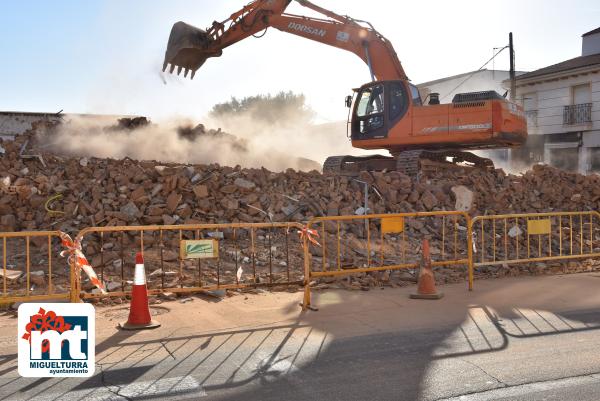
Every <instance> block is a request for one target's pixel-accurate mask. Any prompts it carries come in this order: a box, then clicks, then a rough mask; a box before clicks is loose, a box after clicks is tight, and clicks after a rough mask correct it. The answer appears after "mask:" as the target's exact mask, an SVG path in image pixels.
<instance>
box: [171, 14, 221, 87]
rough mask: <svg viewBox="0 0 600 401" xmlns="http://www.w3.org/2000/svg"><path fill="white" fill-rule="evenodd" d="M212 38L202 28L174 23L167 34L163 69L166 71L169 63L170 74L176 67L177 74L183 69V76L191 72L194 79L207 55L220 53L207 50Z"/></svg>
mask: <svg viewBox="0 0 600 401" xmlns="http://www.w3.org/2000/svg"><path fill="white" fill-rule="evenodd" d="M212 40H213V39H212V38H211V37H210V35H209V34H208V33H206V31H204V30H202V29H199V28H196V27H195V26H192V25H189V24H186V23H185V22H181V21H179V22H177V23H175V24H174V25H173V28H171V34H170V35H169V42H168V44H167V51H166V52H165V61H164V63H163V71H166V70H167V67H169V65H170V69H169V72H170V73H171V74H172V73H173V72H174V71H175V68H177V75H179V74H181V71H184V73H183V76H184V77H187V75H188V73H190V72H191V73H192V74H191V79H194V75H195V74H196V71H197V70H198V68H200V67H201V66H202V64H204V63H205V62H206V60H207V59H208V58H209V57H219V56H220V55H221V54H222V51H220V50H219V51H218V52H215V51H209V50H208V47H209V44H210V43H211V42H212Z"/></svg>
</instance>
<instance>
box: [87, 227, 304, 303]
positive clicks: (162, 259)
mask: <svg viewBox="0 0 600 401" xmlns="http://www.w3.org/2000/svg"><path fill="white" fill-rule="evenodd" d="M302 228H303V226H302V225H301V224H300V223H293V222H286V223H229V224H188V225H149V226H115V227H91V228H86V229H84V230H82V231H81V232H80V233H79V238H81V243H82V245H83V252H84V253H85V254H86V257H87V259H88V261H89V262H90V263H91V265H92V267H93V268H94V270H95V271H96V274H97V275H98V276H99V278H100V280H102V281H104V282H107V283H108V288H107V289H108V294H104V295H103V294H100V293H99V292H95V291H93V292H88V291H82V292H81V297H82V298H100V297H105V296H125V295H128V294H130V291H131V280H132V278H133V267H134V255H135V253H136V252H142V253H143V254H144V262H145V267H146V277H147V282H148V290H149V293H150V294H157V293H161V292H173V293H190V292H199V291H210V290H223V289H242V288H257V287H275V286H285V285H293V284H295V285H299V286H301V285H303V284H304V282H305V277H304V276H303V273H304V271H303V266H304V264H303V261H302V259H303V258H304V251H303V242H302V240H301V239H300V236H299V234H298V232H299V231H300V230H301V229H302ZM198 240H199V241H200V243H199V245H198V246H199V248H198V249H201V248H202V247H205V246H206V247H213V246H214V251H215V252H214V255H213V256H214V257H207V258H204V257H198V258H190V259H187V257H188V256H187V254H186V253H185V252H184V251H183V248H182V246H186V245H185V244H190V245H191V246H192V248H190V249H193V245H194V241H198ZM207 240H208V242H206V241H207ZM203 241H204V242H203ZM211 244H214V245H211ZM88 287H89V288H88V289H91V287H90V286H89V285H88ZM85 289H86V288H84V290H85Z"/></svg>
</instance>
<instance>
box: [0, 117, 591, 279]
mask: <svg viewBox="0 0 600 401" xmlns="http://www.w3.org/2000/svg"><path fill="white" fill-rule="evenodd" d="M131 124H133V125H136V124H143V121H141V122H140V121H138V122H127V123H126V122H124V123H123V126H129V125H131ZM208 134H210V135H225V134H222V133H220V132H210V133H208ZM30 135H31V134H30ZM30 135H29V136H28V135H22V136H20V137H17V138H16V139H15V141H7V142H2V143H0V145H1V147H2V148H3V149H4V153H3V154H2V155H0V216H1V217H0V231H25V230H44V229H52V230H54V229H59V230H62V231H66V232H68V233H71V234H76V233H77V232H79V230H81V229H83V228H85V227H89V226H116V225H147V224H166V225H171V224H194V223H230V222H269V221H278V222H282V221H297V222H305V221H306V220H308V219H310V218H311V217H313V216H324V215H355V214H364V213H365V212H368V213H394V212H414V211H433V210H464V211H468V212H469V213H470V214H471V215H485V214H501V213H519V212H548V211H582V210H600V176H597V175H588V176H582V175H578V174H575V173H569V172H565V171H561V170H558V169H555V168H552V167H548V166H543V165H536V166H534V167H533V168H532V169H531V170H530V171H527V172H526V173H524V174H523V175H512V174H507V173H505V172H504V171H502V170H501V169H496V170H493V171H484V170H477V169H466V168H465V169H462V168H452V169H443V170H439V171H438V172H428V173H426V174H424V175H423V176H421V177H419V178H418V179H413V178H411V177H408V176H406V175H404V174H402V173H400V172H373V173H368V172H362V173H360V175H359V176H358V177H356V179H354V178H352V177H344V176H330V175H323V174H321V173H320V172H318V171H311V172H299V171H294V170H287V171H285V172H281V173H274V172H271V171H268V170H266V169H264V168H263V169H247V168H241V167H240V166H236V167H228V166H220V165H217V164H211V165H189V164H172V163H160V162H156V161H136V160H132V159H129V158H125V159H123V160H113V159H99V158H73V157H64V156H60V155H55V154H48V153H43V152H41V154H40V155H39V157H35V158H31V157H28V158H23V157H22V154H23V150H22V148H23V145H24V144H25V143H26V142H27V141H29V140H30V139H31V137H30ZM182 135H183V136H190V137H194V136H197V135H207V131H206V130H205V129H204V127H200V126H198V127H194V128H189V129H186V130H183V131H182ZM157 146H158V145H157ZM362 182H367V183H368V184H369V192H368V206H367V209H366V210H365V205H364V198H365V194H364V184H363V183H362ZM407 224H408V227H407V233H408V234H409V235H408V236H409V237H411V238H412V241H413V242H410V243H407V244H405V246H406V248H407V249H410V250H411V252H412V254H413V256H415V257H418V239H419V238H421V237H422V236H423V235H425V236H427V235H432V233H435V232H439V226H438V227H436V226H434V225H432V224H422V223H417V222H415V223H414V224H413V223H410V222H407ZM327 230H328V231H329V228H328V229H327ZM345 230H347V233H348V235H349V237H351V238H365V231H364V226H362V225H361V224H357V225H352V227H348V228H347V229H345ZM373 230H374V232H373V233H372V235H373V237H372V238H378V235H379V234H378V233H377V231H376V230H377V228H376V227H374V228H373ZM415 232H416V233H420V234H421V235H410V234H414V233H415ZM258 234H259V235H260V236H261V238H263V242H264V241H265V238H267V239H272V240H273V241H279V242H280V244H281V243H282V242H281V241H282V239H283V238H284V235H283V234H282V233H279V234H277V235H276V236H275V237H273V238H269V235H270V234H269V233H267V232H261V233H258ZM594 235H595V237H594V244H593V246H594V248H595V247H596V245H597V244H596V243H595V241H596V240H597V238H596V235H597V233H594ZM244 240H245V241H249V239H248V238H247V237H246V238H245V239H244ZM330 240H333V239H330ZM107 241H108V240H107ZM145 241H146V244H148V241H149V240H147V239H146V240H145ZM174 241H175V242H176V241H177V240H176V239H174ZM295 241H296V243H297V239H296V240H295ZM109 242H110V241H109ZM131 242H134V240H133V239H132V238H129V239H128V238H127V237H126V239H125V242H124V244H125V246H126V245H127V244H129V243H131ZM121 244H122V242H119V241H117V240H115V241H112V242H110V249H109V248H106V245H105V246H104V248H102V249H101V246H99V245H98V244H97V243H96V244H88V246H87V248H86V249H84V251H85V252H86V255H87V256H88V257H89V258H90V259H92V260H93V261H94V263H93V264H94V265H95V266H98V264H99V263H102V265H103V266H105V267H106V266H109V267H108V268H106V271H105V274H106V277H107V278H105V280H107V281H110V280H117V278H118V277H119V276H121V275H122V274H121V273H122V272H121V265H122V262H121V261H119V260H120V259H121V257H120V254H119V251H120V249H121V248H120V246H121ZM247 244H248V243H247ZM247 244H246V245H247ZM265 246H266V244H265ZM334 247H335V244H333V243H332V244H329V248H330V249H333V248H334ZM242 248H243V247H242ZM174 249H176V248H174ZM265 249H271V250H272V249H273V246H272V245H271V246H270V247H265ZM275 249H277V247H276V248H275ZM283 249H284V246H283V245H279V246H278V252H279V254H278V255H277V257H279V258H280V259H281V260H286V259H285V258H284V257H283V254H282V253H281V252H282V250H283ZM350 249H351V252H350V256H349V257H348V260H346V261H343V262H347V263H349V264H354V265H355V266H356V265H357V263H359V265H360V263H363V264H364V261H362V259H360V258H361V257H362V258H363V259H364V258H365V255H364V254H363V255H359V253H360V250H359V249H358V248H357V247H350ZM101 251H102V252H101ZM396 251H397V250H396ZM462 251H464V250H462ZM109 252H112V253H110V255H112V258H109V259H110V260H108V259H107V258H106V255H107V254H109ZM236 252H237V251H236ZM261 252H262V253H261V256H260V258H262V262H261V263H262V266H263V267H264V266H266V263H267V262H266V261H267V260H271V259H272V257H273V255H272V254H269V253H268V252H267V253H265V251H261ZM269 252H270V251H269ZM311 252H312V253H313V257H314V261H315V263H320V262H321V261H322V258H323V255H322V254H319V252H320V251H319V250H318V248H316V247H312V250H311ZM352 252H354V253H352ZM101 253H102V254H103V256H102V258H103V260H102V261H100V259H99V258H100V256H99V255H100V254H101ZM388 253H389V252H386V254H388ZM392 254H393V252H392ZM353 255H354V256H353ZM250 256H251V255H250V254H248V253H246V254H239V255H238V254H237V253H236V254H235V256H232V254H231V253H230V254H229V256H228V257H229V259H227V256H224V258H223V262H224V266H223V269H224V270H223V271H222V272H220V273H219V274H221V273H222V274H223V276H222V277H226V278H227V279H228V280H229V282H232V281H235V276H236V271H237V267H236V266H237V265H238V262H240V260H242V259H243V258H245V259H248V258H249V257H250ZM301 257H302V255H301V250H300V248H299V247H294V248H293V250H292V251H291V254H290V255H287V258H288V259H287V260H290V262H289V263H290V265H294V266H296V265H297V266H298V267H296V268H295V269H296V270H295V271H292V273H291V275H292V279H293V280H301V279H302V277H303V276H302V269H301V263H300V262H299V261H300V260H301ZM332 257H333V256H331V255H330V259H331V258H332ZM386 257H388V258H389V257H390V256H389V255H388V256H386ZM152 258H153V257H152V256H149V259H152ZM154 258H155V259H156V257H154ZM163 262H164V261H163ZM166 262H167V264H166V265H164V264H163V265H162V268H164V271H161V272H160V273H154V276H152V274H153V272H155V271H157V269H158V268H159V267H158V266H159V264H158V262H156V266H154V267H151V268H150V269H149V272H148V273H149V275H150V278H149V281H150V282H153V281H156V282H157V283H158V282H161V285H162V283H164V280H165V276H168V275H170V274H171V273H169V272H170V271H176V270H178V269H179V268H180V266H179V262H178V261H177V257H176V255H175V256H173V257H172V258H171V259H170V260H168V261H166ZM282 263H283V262H280V261H279V262H276V270H277V271H276V272H275V273H276V274H279V273H281V274H280V275H279V276H277V277H276V278H275V280H274V281H275V282H276V281H281V280H282V277H284V276H285V275H287V272H285V271H284V270H285V269H283V267H287V266H286V265H285V264H282ZM285 263H288V262H287V261H286V262H285ZM245 264H246V271H245V272H244V273H243V274H245V275H246V276H243V277H242V278H241V279H242V281H245V282H248V281H249V280H253V281H255V280H259V281H260V280H262V281H263V282H265V280H268V279H269V277H273V276H272V275H273V274H274V273H273V271H272V266H270V267H271V271H269V272H267V271H262V272H259V278H258V279H256V278H254V277H252V278H249V277H248V276H247V274H248V272H249V270H248V266H250V262H249V259H248V260H246V261H245ZM329 264H334V261H333V260H326V261H325V263H324V265H327V267H329ZM565 266H567V267H565ZM183 267H185V268H186V269H188V270H189V271H190V273H189V274H187V275H184V276H183V277H182V276H181V275H177V277H174V278H172V279H171V278H170V277H167V284H169V283H171V284H176V285H191V284H193V283H195V282H198V281H199V280H201V277H200V275H199V273H198V274H196V273H195V272H196V270H198V267H197V266H196V265H194V264H192V263H191V262H185V263H184V266H183ZM539 267H549V269H547V270H548V271H556V272H563V271H565V270H564V269H567V270H568V271H581V270H589V269H596V268H597V265H596V264H595V263H592V262H587V264H579V263H574V264H573V263H570V264H569V265H560V264H556V265H552V264H551V265H549V266H546V265H543V266H537V268H536V266H532V267H527V268H525V269H524V268H523V267H519V266H516V267H510V268H509V267H508V266H499V267H494V268H482V269H479V270H478V272H477V274H478V276H481V277H498V276H503V275H513V274H518V273H519V272H521V273H522V272H523V271H525V272H530V273H531V274H536V273H539V271H540V269H539ZM437 271H438V272H439V273H441V274H438V281H440V282H457V281H462V280H464V276H465V269H462V270H460V269H458V268H456V267H453V268H439V269H437ZM167 273H169V274H168V275H167ZM213 273H215V274H216V272H213ZM211 274H212V273H211ZM215 277H216V276H215V275H214V274H212V275H211V276H210V277H205V278H204V279H205V280H208V282H212V281H211V280H213V281H214V280H215ZM414 277H415V275H414V272H411V271H408V272H393V273H391V274H390V273H389V272H381V273H376V274H362V275H357V276H356V277H353V278H349V279H343V280H339V279H335V280H334V279H324V281H323V282H321V283H320V284H318V285H321V286H330V285H339V286H342V287H344V288H345V287H348V288H351V289H352V288H353V289H365V288H369V287H370V286H373V285H381V284H382V283H388V284H389V283H396V284H394V285H401V284H398V283H406V282H411V281H414ZM120 282H121V280H118V285H115V287H114V288H119V289H120V288H122V287H121V283H120ZM332 283H333V284H332ZM335 283H337V284H335ZM157 285H158V284H157Z"/></svg>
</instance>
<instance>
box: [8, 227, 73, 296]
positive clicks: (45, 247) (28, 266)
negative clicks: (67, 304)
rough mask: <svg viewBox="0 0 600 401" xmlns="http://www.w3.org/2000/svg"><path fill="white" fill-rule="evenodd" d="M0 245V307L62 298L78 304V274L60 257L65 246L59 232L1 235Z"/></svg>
mask: <svg viewBox="0 0 600 401" xmlns="http://www.w3.org/2000/svg"><path fill="white" fill-rule="evenodd" d="M0 243H1V246H2V270H1V273H2V297H0V304H7V303H13V302H28V301H46V300H60V299H69V300H70V301H71V302H76V301H77V296H76V295H77V294H75V293H74V292H73V291H72V289H73V288H74V287H73V284H74V282H75V275H74V274H72V272H73V269H72V268H71V267H69V266H68V263H67V259H66V258H62V257H61V256H60V252H61V250H62V245H61V240H60V234H59V232H58V231H24V232H2V233H0ZM61 267H62V268H61ZM32 273H41V274H34V275H32ZM33 276H34V277H33Z"/></svg>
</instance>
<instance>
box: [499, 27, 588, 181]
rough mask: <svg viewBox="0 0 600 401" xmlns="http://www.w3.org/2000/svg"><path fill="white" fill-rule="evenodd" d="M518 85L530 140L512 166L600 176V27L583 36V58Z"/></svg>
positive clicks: (515, 151)
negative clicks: (547, 167)
mask: <svg viewBox="0 0 600 401" xmlns="http://www.w3.org/2000/svg"><path fill="white" fill-rule="evenodd" d="M516 82H517V85H516V99H517V100H518V101H520V102H521V103H522V104H523V107H524V109H525V114H526V115H527V127H528V133H529V137H528V140H527V144H526V145H525V146H523V147H522V148H519V149H513V150H512V155H511V164H512V165H513V166H514V167H517V168H518V167H520V166H523V165H530V164H533V163H540V162H541V163H546V164H549V165H552V166H555V167H558V168H562V169H565V170H569V171H576V172H579V173H582V174H587V173H590V172H594V171H596V172H600V28H598V29H595V30H593V31H591V32H588V33H585V34H584V35H583V36H582V54H581V56H579V57H576V58H573V59H570V60H567V61H563V62H561V63H558V64H554V65H551V66H548V67H544V68H541V69H539V70H536V71H532V72H529V73H526V74H523V75H520V76H518V77H517V79H516Z"/></svg>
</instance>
